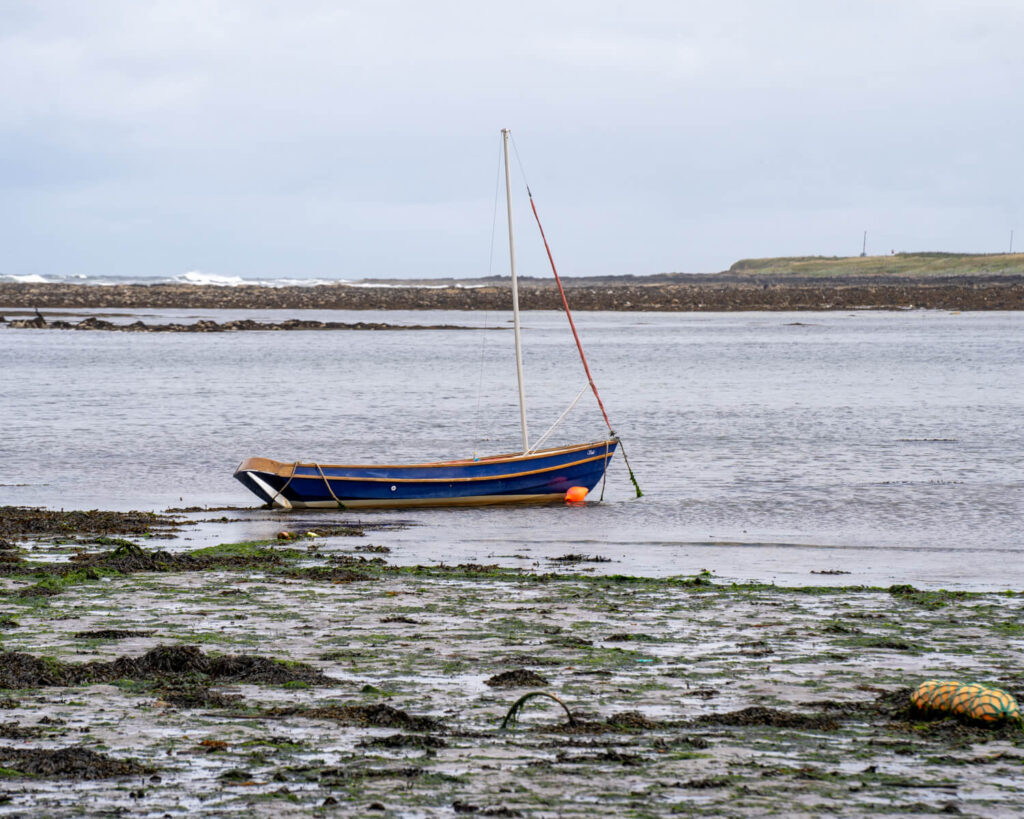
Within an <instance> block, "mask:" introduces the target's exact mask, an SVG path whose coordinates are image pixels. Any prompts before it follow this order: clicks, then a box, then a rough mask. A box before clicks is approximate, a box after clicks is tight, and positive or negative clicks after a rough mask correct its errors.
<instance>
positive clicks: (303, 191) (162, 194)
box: [0, 0, 1024, 279]
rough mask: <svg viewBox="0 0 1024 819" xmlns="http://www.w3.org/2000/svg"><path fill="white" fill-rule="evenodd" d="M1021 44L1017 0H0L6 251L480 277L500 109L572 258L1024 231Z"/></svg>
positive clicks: (115, 265)
mask: <svg viewBox="0 0 1024 819" xmlns="http://www.w3.org/2000/svg"><path fill="white" fill-rule="evenodd" d="M1021 43H1024V2H1021V0H971V2H963V0H774V2H770V3H767V2H761V1H760V0H757V1H755V0H713V2H704V0H671V2H659V1H655V0H651V1H650V2H646V1H645V0H632V1H631V2H628V3H627V2H606V1H605V0H586V2H578V1H577V0H565V2H558V0H546V1H543V2H535V1H534V0H517V2H515V3H505V4H497V3H491V2H486V0H477V2H468V1H467V2H452V1H451V0H431V2H430V3H423V2H390V1H389V0H373V1H372V2H371V1H367V2H345V1H344V0H331V1H330V2H328V1H326V0H325V1H324V2H321V1H320V0H290V2H267V1H266V0H237V1H235V0H231V1H229V0H173V2H163V0H147V2H144V3H140V2H134V0H133V1H132V2H105V1H104V0H91V1H90V2H88V3H83V2H80V0H66V1H65V2H58V1H57V0H53V1H52V2H50V1H48V0H33V1H32V2H11V1H10V0H0V76H2V77H3V80H2V81H0V275H33V274H34V275H44V276H45V275H75V274H85V275H124V276H167V275H177V274H182V273H184V272H186V271H192V270H200V271H204V272H206V273H209V274H214V275H224V276H243V277H267V276H282V277H284V276H288V277H291V276H300V277H328V278H344V279H358V278H364V277H385V278H387V277H442V276H455V277H475V276H483V275H487V274H488V273H496V274H503V273H506V272H507V269H508V262H507V239H506V238H505V235H504V233H503V230H504V222H503V219H504V216H503V214H502V213H500V212H499V214H498V219H497V234H496V235H494V232H493V231H494V225H495V191H496V182H497V181H498V175H497V174H498V159H499V148H500V136H499V131H500V129H501V128H505V127H507V128H510V129H511V130H512V133H513V137H514V139H515V145H516V148H517V152H518V156H519V158H520V159H521V163H522V171H523V172H525V178H526V179H527V180H528V182H529V185H530V187H531V189H532V190H533V194H534V197H535V199H536V201H537V205H538V208H539V210H540V213H541V217H542V218H543V219H544V227H545V230H546V232H547V234H548V238H549V239H550V241H551V244H552V249H553V251H554V254H555V258H556V261H557V262H558V264H559V269H560V272H562V273H564V274H566V275H622V274H634V275H647V274H654V273H662V272H714V271H719V270H724V269H727V268H728V267H729V265H731V264H732V263H733V262H734V261H736V260H738V259H741V258H750V257H765V256H785V255H829V256H831V255H839V256H847V255H857V254H858V253H860V250H861V241H862V235H863V231H864V230H867V231H868V236H867V249H868V252H869V254H882V253H889V252H890V251H892V250H895V251H897V252H900V251H918V250H945V251H962V252H1003V251H1006V250H1007V249H1008V247H1009V242H1010V231H1011V230H1014V231H1015V249H1024V193H1022V191H1024V185H1022V180H1024V139H1022V137H1024V127H1022V126H1024V105H1022V104H1021V97H1022V92H1024V56H1022V55H1024V48H1022V47H1021ZM514 170H515V176H514V184H515V188H516V197H517V202H516V209H517V210H516V214H515V220H516V232H517V250H518V256H519V260H520V273H521V274H522V275H546V274H547V271H546V261H545V258H544V256H543V249H542V247H541V246H540V245H539V242H538V240H537V235H536V229H535V227H534V226H533V225H532V223H531V222H530V221H529V219H530V213H529V210H528V206H527V205H526V204H525V202H524V197H523V187H524V185H523V178H524V177H523V175H522V173H521V172H520V168H519V166H518V165H516V167H515V168H514ZM502 194H503V192H502ZM503 204H504V203H503V201H502V202H501V205H502V206H503ZM492 236H493V238H492Z"/></svg>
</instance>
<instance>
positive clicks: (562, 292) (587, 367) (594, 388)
mask: <svg viewBox="0 0 1024 819" xmlns="http://www.w3.org/2000/svg"><path fill="white" fill-rule="evenodd" d="M526 195H527V196H529V197H530V207H531V208H532V209H533V218H534V219H536V220H537V227H538V228H540V238H541V239H542V240H543V241H544V250H546V251H547V254H548V261H549V262H551V272H552V273H554V274H555V284H557V285H558V293H559V295H561V297H562V306H563V307H564V308H565V316H566V318H568V319H569V327H570V328H571V329H572V337H573V338H574V339H576V349H577V350H579V351H580V361H582V362H583V371H584V372H585V373H586V374H587V381H588V382H589V383H590V389H591V390H592V391H593V393H594V398H596V399H597V405H598V406H599V407H600V408H601V415H603V416H604V422H605V423H606V424H607V425H608V431H609V432H610V433H611V434H612V435H614V434H615V430H614V429H612V422H611V421H609V420H608V413H607V412H605V409H604V403H603V402H602V401H601V396H600V394H598V392H597V384H595V383H594V377H593V376H592V375H591V374H590V365H589V364H587V356H586V354H585V353H584V352H583V344H582V343H580V336H579V333H577V332H576V322H574V321H573V320H572V311H571V310H570V309H569V301H568V300H567V299H566V298H565V289H564V288H563V287H562V279H561V277H560V276H559V275H558V268H556V267H555V259H554V257H553V256H552V255H551V248H550V247H549V246H548V237H547V236H545V235H544V226H543V225H542V224H541V223H540V216H539V215H538V214H537V206H536V205H535V204H534V202H533V194H532V193H531V192H530V186H529V185H527V186H526Z"/></svg>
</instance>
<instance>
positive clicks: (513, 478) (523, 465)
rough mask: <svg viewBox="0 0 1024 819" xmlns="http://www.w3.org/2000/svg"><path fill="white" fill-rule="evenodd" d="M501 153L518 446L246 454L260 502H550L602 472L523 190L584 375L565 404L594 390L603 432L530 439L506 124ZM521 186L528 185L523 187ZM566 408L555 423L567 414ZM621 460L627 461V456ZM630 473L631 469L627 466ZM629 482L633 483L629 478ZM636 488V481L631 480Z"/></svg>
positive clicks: (609, 448) (248, 478)
mask: <svg viewBox="0 0 1024 819" xmlns="http://www.w3.org/2000/svg"><path fill="white" fill-rule="evenodd" d="M501 133H502V143H503V150H504V158H505V196H506V203H507V210H508V241H509V261H510V267H511V273H512V325H513V330H514V335H515V354H516V375H517V378H518V383H519V419H520V426H521V428H522V443H523V447H522V450H521V451H520V452H516V453H510V454H506V455H493V456H490V457H484V458H472V459H462V460H452V461H438V462H432V463H419V464H401V465H379V464H347V465H346V464H321V463H312V462H304V461H295V462H291V463H289V462H281V461H275V460H270V459H269V458H249V459H247V460H245V461H243V462H242V463H241V464H240V465H239V466H238V468H237V469H236V470H235V478H237V479H238V480H239V481H241V482H242V483H243V484H244V485H245V486H246V487H247V488H248V489H250V490H251V491H252V492H253V493H254V494H256V495H257V497H259V498H260V499H261V500H262V501H263V502H264V503H266V504H268V505H271V506H275V507H278V508H282V509H308V508H327V509H338V508H342V509H349V508H351V509H366V508H403V507H413V506H479V505H485V504H486V505H490V504H507V503H552V502H561V501H563V500H567V499H568V500H570V501H573V500H583V499H584V498H585V497H586V494H587V492H589V491H590V490H591V489H593V488H594V487H595V486H596V485H597V483H598V482H599V481H601V480H602V479H603V478H604V475H605V471H606V469H607V468H608V463H609V461H611V458H612V456H613V455H614V454H615V450H616V448H617V447H618V446H619V439H618V438H617V437H616V435H615V433H614V431H613V430H612V428H611V424H610V422H608V415H607V413H606V412H605V410H604V405H603V403H602V402H601V397H600V395H598V392H597V387H596V385H595V384H594V380H593V378H592V377H591V375H590V368H589V366H588V365H587V360H586V357H585V356H584V355H583V347H582V345H581V344H580V341H579V335H578V334H577V332H576V326H575V323H574V322H573V320H572V314H571V313H570V312H569V305H568V302H567V300H566V298H565V290H564V289H563V288H562V283H561V280H560V279H559V277H558V271H557V270H556V269H555V265H554V259H553V258H552V256H551V250H550V248H549V247H548V243H547V238H546V237H544V229H543V227H542V226H541V225H540V218H539V216H538V215H537V208H536V206H535V205H534V204H533V195H532V194H530V205H531V207H532V209H533V214H534V217H535V218H536V220H537V225H538V227H540V231H541V237H542V238H543V239H544V247H545V249H546V250H547V254H548V259H549V261H551V268H552V271H553V272H554V274H555V281H556V283H557V284H558V289H559V292H560V293H561V296H562V303H563V305H564V307H565V312H566V316H567V318H568V319H569V326H570V327H571V328H572V333H573V336H574V337H575V339H576V345H577V347H578V349H579V352H580V357H581V359H582V361H583V368H584V370H585V371H586V375H587V385H586V386H585V387H584V388H583V390H582V391H581V392H580V394H579V395H577V396H576V399H575V400H574V401H573V402H572V404H571V405H570V407H569V409H572V407H573V406H575V404H576V402H577V401H579V399H580V398H581V397H582V396H583V394H584V393H585V392H586V391H587V390H591V391H593V393H594V397H595V398H596V399H597V402H598V406H600V408H601V413H602V415H603V416H604V419H605V423H607V424H608V433H609V434H608V437H607V438H605V439H603V440H598V441H592V442H589V443H583V444H575V445H572V446H562V447H555V448H551V449H540V448H538V447H539V445H540V444H541V443H543V441H544V440H546V439H547V437H548V435H550V434H551V432H552V431H553V429H554V427H552V429H550V430H548V432H547V433H545V435H544V436H542V437H541V439H540V441H538V442H537V443H535V444H534V446H533V447H531V446H530V443H529V437H528V434H527V426H526V395H525V390H524V388H523V353H522V344H521V337H520V326H519V289H518V281H517V279H516V254H515V237H514V235H513V230H512V187H511V174H510V170H509V131H508V129H503V130H502V132H501ZM527 192H528V193H529V188H527ZM568 412H569V410H566V411H565V413H563V414H562V417H561V418H560V419H559V420H558V421H556V422H555V426H557V425H558V423H559V422H560V421H561V420H562V419H563V418H564V417H565V415H566V414H568ZM627 466H628V464H627ZM630 477H631V478H632V472H630ZM633 481H634V485H635V484H636V481H635V479H633ZM637 494H638V496H639V487H637Z"/></svg>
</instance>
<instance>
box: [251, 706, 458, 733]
mask: <svg viewBox="0 0 1024 819" xmlns="http://www.w3.org/2000/svg"><path fill="white" fill-rule="evenodd" d="M266 713H268V714H269V715H271V716H285V717H291V716H295V717H305V718H308V719H328V720H333V721H334V722H336V723H338V724H339V725H344V726H352V727H362V728H367V727H371V728H400V729H402V730H405V731H439V730H442V729H443V728H444V725H443V724H442V723H441V721H440V720H437V719H434V718H433V717H421V716H415V715H413V714H408V713H406V712H405V711H402V710H400V709H398V708H392V707H391V706H390V705H384V704H382V703H381V704H377V705H321V706H316V707H312V708H306V707H299V706H289V707H278V708H271V709H270V710H269V711H267V712H266Z"/></svg>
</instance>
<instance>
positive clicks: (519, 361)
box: [501, 128, 530, 452]
mask: <svg viewBox="0 0 1024 819" xmlns="http://www.w3.org/2000/svg"><path fill="white" fill-rule="evenodd" d="M508 135H509V130H508V128H502V129H501V138H502V143H503V144H504V146H505V201H506V205H507V207H508V258H509V266H510V268H511V270H512V331H513V333H514V334H515V337H516V376H517V377H518V378H519V423H520V424H521V425H522V428H523V452H528V451H529V449H530V438H529V436H528V435H527V433H526V390H525V389H524V388H523V343H522V339H521V337H520V334H519V283H518V281H517V279H516V242H515V238H514V236H513V234H512V177H511V174H510V172H509V166H508Z"/></svg>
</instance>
